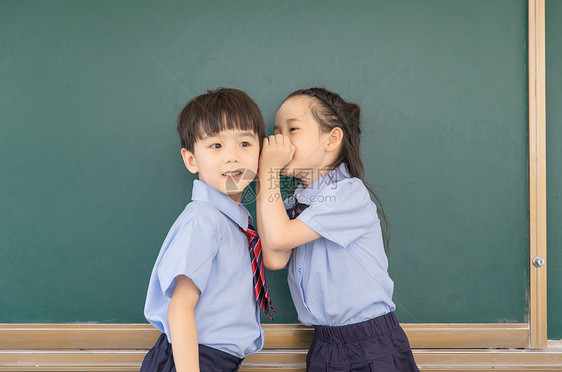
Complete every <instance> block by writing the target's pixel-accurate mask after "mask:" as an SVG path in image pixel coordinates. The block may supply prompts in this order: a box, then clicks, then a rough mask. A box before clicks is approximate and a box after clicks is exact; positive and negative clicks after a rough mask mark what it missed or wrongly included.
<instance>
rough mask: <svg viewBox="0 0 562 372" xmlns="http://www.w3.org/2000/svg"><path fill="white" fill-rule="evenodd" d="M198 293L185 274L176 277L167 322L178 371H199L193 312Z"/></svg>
mask: <svg viewBox="0 0 562 372" xmlns="http://www.w3.org/2000/svg"><path fill="white" fill-rule="evenodd" d="M199 293H200V292H199V288H197V286H196V285H195V284H194V283H193V281H191V279H189V278H188V277H187V276H185V275H179V276H177V277H176V279H175V282H174V291H173V293H172V299H171V301H170V305H169V307H168V323H169V325H170V335H171V337H172V353H173V355H174V364H175V366H176V370H177V371H178V372H199V343H198V340H197V325H196V324H195V313H194V310H195V305H196V304H197V300H198V299H199Z"/></svg>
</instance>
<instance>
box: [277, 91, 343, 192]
mask: <svg viewBox="0 0 562 372" xmlns="http://www.w3.org/2000/svg"><path fill="white" fill-rule="evenodd" d="M313 103H314V98H312V97H309V96H296V97H292V98H289V99H288V100H287V101H285V102H284V103H283V105H281V107H280V108H279V111H277V115H276V116H275V127H274V130H275V134H278V133H280V134H282V135H284V136H287V137H289V139H290V141H291V143H292V144H293V146H295V155H294V156H293V159H292V160H291V161H290V162H289V164H287V165H286V166H285V168H283V170H282V171H281V174H282V175H284V176H290V177H296V178H299V179H300V180H301V181H303V183H304V184H305V186H308V185H310V184H311V183H313V182H314V181H316V180H317V179H318V178H320V177H321V176H322V175H323V174H325V173H327V172H328V171H329V169H328V168H329V167H330V165H331V160H332V159H331V158H330V156H329V154H328V153H327V152H326V145H327V143H328V138H329V133H324V132H322V129H321V127H320V125H319V124H318V123H317V122H316V120H315V119H314V116H313V115H312V112H311V107H312V104H313Z"/></svg>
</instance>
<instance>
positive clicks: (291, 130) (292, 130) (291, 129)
mask: <svg viewBox="0 0 562 372" xmlns="http://www.w3.org/2000/svg"><path fill="white" fill-rule="evenodd" d="M298 129H299V128H289V132H294V131H296V130H298Z"/></svg>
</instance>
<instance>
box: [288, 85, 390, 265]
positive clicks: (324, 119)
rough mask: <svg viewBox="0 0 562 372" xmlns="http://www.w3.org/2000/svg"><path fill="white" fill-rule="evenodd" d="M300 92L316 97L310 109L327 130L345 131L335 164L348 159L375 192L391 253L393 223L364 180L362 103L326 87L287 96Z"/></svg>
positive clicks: (351, 169) (351, 171)
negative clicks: (361, 124)
mask: <svg viewBox="0 0 562 372" xmlns="http://www.w3.org/2000/svg"><path fill="white" fill-rule="evenodd" d="M297 96H309V97H313V98H315V100H314V103H313V104H312V106H311V108H310V110H311V112H312V115H313V117H314V119H315V120H316V122H317V123H318V124H319V125H320V127H321V128H322V131H324V132H330V131H331V130H332V129H334V128H340V129H341V130H342V131H343V133H344V135H343V138H342V147H341V152H340V154H339V156H338V158H337V159H336V161H335V163H334V164H333V167H334V168H336V167H338V166H339V165H340V164H341V163H345V165H346V167H347V170H348V172H349V175H350V176H351V177H356V178H359V179H360V180H361V181H362V182H363V183H364V184H365V187H367V190H369V192H370V193H371V195H373V197H374V199H375V202H376V204H377V213H378V215H379V219H380V220H381V225H382V228H383V240H384V248H385V252H386V253H387V254H388V249H389V242H390V225H389V224H388V220H387V218H386V214H385V213H384V209H383V207H382V203H381V201H380V199H379V198H378V196H377V195H376V194H375V193H374V192H373V190H372V189H371V187H370V186H369V185H368V184H367V183H366V182H365V168H364V167H363V161H362V160H361V154H360V144H361V126H360V121H361V107H360V106H359V105H358V104H357V103H353V102H347V101H345V100H344V99H343V98H341V97H340V95H339V94H337V93H333V92H330V91H329V90H327V89H324V88H309V89H301V90H297V91H295V92H293V93H291V94H289V96H287V98H286V99H285V101H287V100H288V99H289V98H292V97H297Z"/></svg>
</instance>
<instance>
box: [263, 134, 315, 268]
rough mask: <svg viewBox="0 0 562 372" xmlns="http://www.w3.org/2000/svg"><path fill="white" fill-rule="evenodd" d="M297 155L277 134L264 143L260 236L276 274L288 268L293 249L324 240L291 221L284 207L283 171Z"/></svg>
mask: <svg viewBox="0 0 562 372" xmlns="http://www.w3.org/2000/svg"><path fill="white" fill-rule="evenodd" d="M293 153H294V147H293V146H292V145H291V143H290V141H289V139H288V138H287V137H283V136H282V135H280V134H277V135H275V136H270V137H269V138H266V139H265V140H264V145H263V149H262V153H261V157H260V164H259V179H260V182H259V192H258V200H257V203H256V207H257V214H258V225H259V226H260V227H258V229H259V230H258V232H259V234H260V238H261V239H262V249H263V252H264V264H265V265H266V266H267V267H268V268H269V269H273V270H278V269H281V268H283V267H285V265H286V264H287V261H288V260H289V258H290V256H291V251H292V249H293V248H295V247H298V246H300V245H302V244H305V243H308V242H310V241H312V240H315V239H318V238H319V237H320V234H318V233H317V232H316V231H314V230H312V229H311V228H310V227H308V226H306V225H305V224H304V223H302V222H301V221H299V220H297V219H295V220H291V219H289V217H288V216H287V212H285V207H284V206H283V200H282V198H281V188H280V171H281V169H282V168H283V167H284V166H285V165H287V164H288V162H289V161H290V160H291V158H292V156H293ZM264 222H265V223H264Z"/></svg>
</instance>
